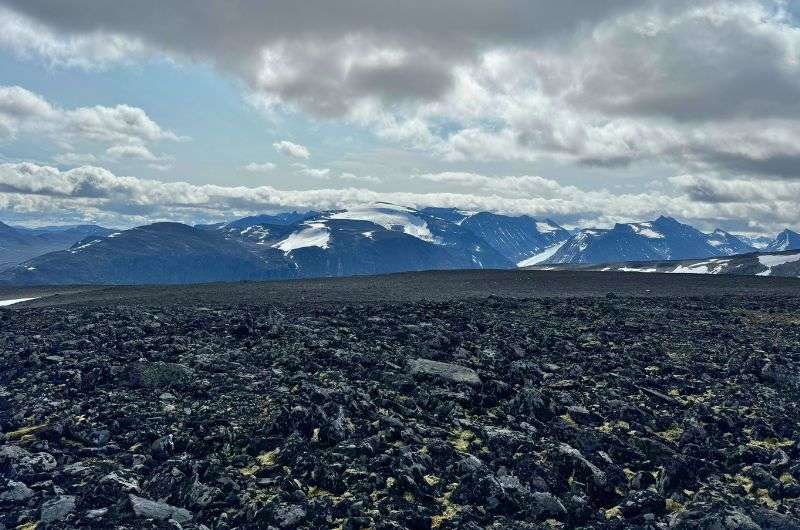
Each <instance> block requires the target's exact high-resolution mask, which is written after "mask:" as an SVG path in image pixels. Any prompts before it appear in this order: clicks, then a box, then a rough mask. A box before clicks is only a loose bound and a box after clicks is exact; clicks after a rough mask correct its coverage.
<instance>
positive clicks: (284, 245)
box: [272, 223, 331, 254]
mask: <svg viewBox="0 0 800 530" xmlns="http://www.w3.org/2000/svg"><path fill="white" fill-rule="evenodd" d="M305 226H306V227H305V228H303V229H302V230H299V231H297V232H293V233H292V234H290V235H289V237H287V238H286V239H284V240H283V241H280V242H278V243H275V244H274V245H272V247H273V248H277V249H280V250H282V251H283V252H284V253H285V254H288V253H289V252H291V251H293V250H297V249H298V248H308V247H319V248H323V249H325V248H328V243H329V242H330V238H331V231H330V230H329V229H328V227H327V226H325V225H324V224H323V223H308V224H307V225H305Z"/></svg>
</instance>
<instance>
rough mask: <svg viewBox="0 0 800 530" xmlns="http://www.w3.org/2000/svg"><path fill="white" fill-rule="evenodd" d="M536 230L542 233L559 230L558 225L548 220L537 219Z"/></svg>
mask: <svg viewBox="0 0 800 530" xmlns="http://www.w3.org/2000/svg"><path fill="white" fill-rule="evenodd" d="M536 230H537V231H538V232H539V233H540V234H550V233H553V232H558V227H557V226H554V225H552V224H550V223H548V222H546V221H536Z"/></svg>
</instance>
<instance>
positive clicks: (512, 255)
mask: <svg viewBox="0 0 800 530" xmlns="http://www.w3.org/2000/svg"><path fill="white" fill-rule="evenodd" d="M461 226H462V227H464V228H466V229H468V230H470V231H471V232H472V233H474V234H475V235H477V236H479V237H481V238H483V239H484V240H485V241H486V242H488V243H489V244H490V245H491V246H492V247H493V248H494V249H495V250H497V251H498V252H500V253H501V254H503V255H504V256H505V257H506V258H508V259H510V260H511V261H513V262H514V263H519V262H521V261H523V260H525V259H528V258H530V257H531V256H534V255H536V254H538V253H540V252H542V251H544V250H545V249H547V248H550V247H552V246H553V245H555V244H558V243H560V242H562V241H566V240H567V239H569V237H570V234H569V232H567V231H566V230H564V229H563V228H562V227H560V226H559V225H557V224H556V223H554V222H553V221H551V220H549V219H545V220H543V221H537V220H536V219H534V218H532V217H528V216H526V215H523V216H520V217H509V216H507V215H498V214H493V213H489V212H480V213H476V214H474V215H471V216H469V217H467V218H465V219H464V220H463V221H461Z"/></svg>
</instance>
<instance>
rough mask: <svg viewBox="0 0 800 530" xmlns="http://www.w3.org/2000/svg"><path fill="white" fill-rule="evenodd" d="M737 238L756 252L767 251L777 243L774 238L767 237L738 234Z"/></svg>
mask: <svg viewBox="0 0 800 530" xmlns="http://www.w3.org/2000/svg"><path fill="white" fill-rule="evenodd" d="M736 237H737V238H739V239H740V240H741V241H743V242H744V243H745V244H746V245H748V246H751V247H753V248H754V249H756V250H766V248H767V247H768V246H770V245H771V244H772V243H773V242H774V241H775V240H774V239H773V238H771V237H766V236H754V235H745V234H736Z"/></svg>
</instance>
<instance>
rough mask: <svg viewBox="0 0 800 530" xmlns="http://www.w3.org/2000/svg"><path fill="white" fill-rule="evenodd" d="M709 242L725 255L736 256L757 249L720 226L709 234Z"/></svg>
mask: <svg viewBox="0 0 800 530" xmlns="http://www.w3.org/2000/svg"><path fill="white" fill-rule="evenodd" d="M708 243H709V244H710V245H711V246H712V247H714V248H716V249H717V251H719V253H720V254H722V255H724V256H735V255H737V254H747V253H748V252H755V251H756V250H757V249H756V248H755V247H754V246H752V245H750V244H748V243H747V242H745V241H744V240H742V239H741V238H739V237H738V236H735V235H733V234H731V233H728V232H726V231H724V230H720V229H719V228H718V229H716V230H714V232H712V233H711V234H709V235H708Z"/></svg>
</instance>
